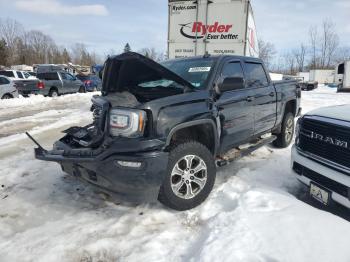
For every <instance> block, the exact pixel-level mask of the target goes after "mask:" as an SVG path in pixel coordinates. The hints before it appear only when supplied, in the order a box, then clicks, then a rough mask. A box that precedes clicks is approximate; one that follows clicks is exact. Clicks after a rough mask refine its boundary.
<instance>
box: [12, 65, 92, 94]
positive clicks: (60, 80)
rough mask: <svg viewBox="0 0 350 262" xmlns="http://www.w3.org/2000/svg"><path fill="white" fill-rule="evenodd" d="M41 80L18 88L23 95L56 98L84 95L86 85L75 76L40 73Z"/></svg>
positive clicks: (62, 72)
mask: <svg viewBox="0 0 350 262" xmlns="http://www.w3.org/2000/svg"><path fill="white" fill-rule="evenodd" d="M37 78H38V79H39V80H31V81H29V80H27V81H26V82H24V83H23V85H21V86H19V87H18V92H19V93H20V94H21V95H24V96H26V95H30V94H41V95H44V96H51V97H56V96H58V95H62V94H68V93H76V92H80V93H84V92H85V86H84V83H83V82H81V81H80V80H79V79H77V78H76V77H75V76H73V75H71V74H69V73H67V72H64V71H57V72H45V73H38V74H37Z"/></svg>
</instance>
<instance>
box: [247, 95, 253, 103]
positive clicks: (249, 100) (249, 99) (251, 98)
mask: <svg viewBox="0 0 350 262" xmlns="http://www.w3.org/2000/svg"><path fill="white" fill-rule="evenodd" d="M254 99H255V97H254V96H248V97H247V101H248V102H253V101H254Z"/></svg>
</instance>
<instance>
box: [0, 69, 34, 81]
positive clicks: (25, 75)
mask: <svg viewBox="0 0 350 262" xmlns="http://www.w3.org/2000/svg"><path fill="white" fill-rule="evenodd" d="M0 75H4V76H7V77H9V78H12V79H23V80H24V79H32V80H35V79H37V78H36V77H35V76H32V75H31V74H29V72H26V71H18V70H0Z"/></svg>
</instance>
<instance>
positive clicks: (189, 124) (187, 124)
mask: <svg viewBox="0 0 350 262" xmlns="http://www.w3.org/2000/svg"><path fill="white" fill-rule="evenodd" d="M204 124H209V125H211V127H212V129H213V132H214V139H215V141H214V144H215V152H214V153H215V154H216V152H217V150H218V146H219V135H218V130H217V126H216V124H215V122H214V121H213V120H212V119H198V120H193V121H189V122H185V123H181V124H179V125H177V126H175V127H173V128H172V129H171V130H170V132H169V134H168V136H167V139H166V143H165V146H164V148H165V147H167V146H169V145H170V142H171V138H172V137H173V135H174V134H175V133H176V132H177V131H179V130H181V129H184V128H187V127H192V126H199V125H204Z"/></svg>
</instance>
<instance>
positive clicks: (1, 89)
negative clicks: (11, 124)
mask: <svg viewBox="0 0 350 262" xmlns="http://www.w3.org/2000/svg"><path fill="white" fill-rule="evenodd" d="M15 85H16V84H15V83H14V81H13V80H12V79H10V78H8V77H6V76H1V75H0V98H1V99H10V98H15V97H18V91H17V89H16V86H15Z"/></svg>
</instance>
